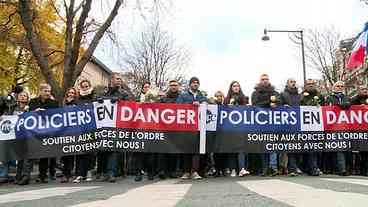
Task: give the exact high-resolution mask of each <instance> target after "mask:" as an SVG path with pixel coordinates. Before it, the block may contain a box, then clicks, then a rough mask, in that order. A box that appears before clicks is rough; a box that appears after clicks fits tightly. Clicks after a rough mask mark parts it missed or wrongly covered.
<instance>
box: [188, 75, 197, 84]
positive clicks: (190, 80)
mask: <svg viewBox="0 0 368 207" xmlns="http://www.w3.org/2000/svg"><path fill="white" fill-rule="evenodd" d="M194 81H197V82H198V85H199V84H200V83H199V79H198V78H197V77H195V76H193V77H192V78H190V79H189V85H190V84H192V83H193V82H194Z"/></svg>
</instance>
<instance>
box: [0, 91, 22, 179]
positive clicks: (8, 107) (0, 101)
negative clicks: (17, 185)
mask: <svg viewBox="0 0 368 207" xmlns="http://www.w3.org/2000/svg"><path fill="white" fill-rule="evenodd" d="M22 92H23V87H22V86H15V87H13V90H12V92H11V93H9V95H8V96H7V97H3V96H2V97H0V120H1V116H2V115H13V112H14V109H15V108H16V107H17V105H18V101H17V99H18V94H20V93H22ZM27 97H28V95H27ZM27 103H28V99H27ZM15 163H16V161H15V160H12V161H7V162H0V183H7V182H9V180H10V179H9V167H10V166H12V165H14V166H15V165H16V164H15Z"/></svg>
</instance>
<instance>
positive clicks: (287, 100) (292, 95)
mask: <svg viewBox="0 0 368 207" xmlns="http://www.w3.org/2000/svg"><path fill="white" fill-rule="evenodd" d="M300 97H301V96H300V94H299V92H298V88H297V87H296V81H295V79H292V78H289V79H288V80H287V81H286V86H285V89H284V91H283V92H282V93H281V94H280V104H281V105H284V106H299V105H300ZM299 156H300V154H297V153H281V154H280V166H281V168H282V171H283V173H282V174H288V175H290V176H297V175H299V174H302V173H303V172H302V171H301V170H300V168H299V167H298V166H297V158H299Z"/></svg>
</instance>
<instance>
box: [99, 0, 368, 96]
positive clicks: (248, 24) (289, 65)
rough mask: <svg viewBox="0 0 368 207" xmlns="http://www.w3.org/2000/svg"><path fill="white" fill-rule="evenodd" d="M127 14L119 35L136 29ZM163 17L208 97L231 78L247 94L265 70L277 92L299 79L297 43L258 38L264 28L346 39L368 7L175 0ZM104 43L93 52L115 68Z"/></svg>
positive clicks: (293, 0) (284, 0)
mask: <svg viewBox="0 0 368 207" xmlns="http://www.w3.org/2000/svg"><path fill="white" fill-rule="evenodd" d="M130 14H131V13H130V12H129V11H128V10H127V9H121V10H120V14H119V17H118V19H117V21H116V22H115V26H117V27H118V28H119V29H120V31H122V34H123V35H122V36H120V38H127V37H129V38H131V37H132V36H134V35H135V32H136V31H138V30H139V29H137V28H136V25H138V24H137V22H138V20H137V19H138V18H140V17H139V15H136V14H135V15H130ZM126 15H130V16H129V18H128V17H127V16H126ZM164 19H165V25H166V28H167V29H168V30H169V31H170V32H171V33H173V34H174V36H175V38H176V40H177V41H178V42H179V43H181V44H185V45H186V46H187V47H188V48H190V50H191V52H192V55H193V58H192V62H191V64H190V66H189V68H188V78H189V77H190V76H192V75H195V76H198V78H199V79H200V80H201V88H202V90H206V91H208V92H209V93H210V95H213V93H214V92H215V91H216V90H222V91H224V92H225V93H226V91H227V90H228V87H229V84H230V82H231V81H232V80H238V81H239V82H240V83H241V86H242V89H243V91H244V92H245V93H247V94H248V95H249V94H250V93H251V92H252V91H253V88H254V86H255V84H256V83H257V82H258V79H259V75H260V74H262V73H268V74H269V75H270V79H271V82H272V83H273V84H274V85H275V86H276V87H277V88H278V89H280V90H281V89H282V88H283V86H284V84H285V81H286V79H287V78H295V79H296V80H297V81H298V82H299V83H302V78H303V77H302V64H301V63H302V61H301V49H300V47H298V46H297V45H295V44H294V43H293V42H291V41H290V40H289V38H288V35H287V34H283V33H270V34H269V35H270V38H271V40H270V41H267V42H264V41H262V40H261V37H262V35H263V29H264V28H267V29H282V30H284V29H285V30H295V29H302V28H312V29H321V30H322V29H323V28H326V27H330V26H334V27H335V28H336V29H337V30H338V31H340V32H341V33H342V35H343V37H344V38H349V37H352V36H355V35H356V34H357V33H358V32H360V31H361V29H362V27H363V25H364V23H365V22H366V21H368V6H366V5H365V4H363V3H361V2H359V0H338V1H337V0H323V1H321V0H279V1H272V0H268V1H250V0H231V1H225V0H200V1H198V0H185V1H181V0H177V1H172V5H171V8H170V12H167V14H165V18H164ZM123 31H124V32H123ZM107 47H109V46H108V44H101V46H99V47H98V49H97V51H96V53H95V55H96V56H97V57H98V58H100V59H101V60H102V61H103V62H104V63H106V64H107V65H108V66H109V67H111V68H112V69H113V70H117V69H118V68H119V66H118V65H117V60H116V58H114V57H113V56H114V55H112V54H111V52H110V53H108V52H106V51H107ZM307 78H319V74H318V72H316V71H315V70H314V69H312V68H309V67H307Z"/></svg>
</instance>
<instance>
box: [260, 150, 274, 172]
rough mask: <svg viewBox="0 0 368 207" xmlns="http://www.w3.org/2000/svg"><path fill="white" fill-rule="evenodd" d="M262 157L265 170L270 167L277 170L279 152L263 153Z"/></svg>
mask: <svg viewBox="0 0 368 207" xmlns="http://www.w3.org/2000/svg"><path fill="white" fill-rule="evenodd" d="M261 159H262V168H263V170H267V169H268V168H271V169H273V170H277V153H276V152H271V153H264V154H261Z"/></svg>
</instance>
